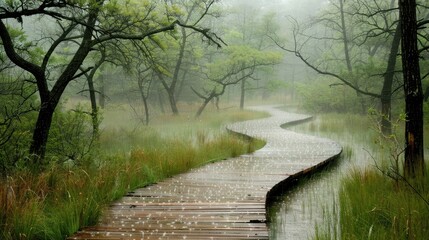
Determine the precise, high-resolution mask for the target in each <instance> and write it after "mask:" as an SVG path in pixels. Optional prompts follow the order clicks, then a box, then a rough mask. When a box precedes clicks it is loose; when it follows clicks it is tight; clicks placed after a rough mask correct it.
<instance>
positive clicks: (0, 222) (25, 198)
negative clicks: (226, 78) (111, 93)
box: [0, 112, 263, 240]
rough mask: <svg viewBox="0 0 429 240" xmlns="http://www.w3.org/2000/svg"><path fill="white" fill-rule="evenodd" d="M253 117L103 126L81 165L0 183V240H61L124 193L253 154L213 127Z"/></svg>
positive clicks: (250, 144)
mask: <svg viewBox="0 0 429 240" xmlns="http://www.w3.org/2000/svg"><path fill="white" fill-rule="evenodd" d="M258 116H261V115H255V114H252V113H247V112H246V113H244V112H242V113H238V114H236V113H233V112H228V113H224V114H223V115H222V118H220V117H215V116H214V115H213V116H212V118H210V117H207V118H206V119H203V120H193V119H192V120H190V119H180V118H179V119H172V118H165V119H164V120H163V123H162V124H158V125H157V124H155V125H153V126H151V127H141V128H138V129H136V128H127V127H126V126H125V124H124V126H118V127H117V128H116V129H112V128H110V129H108V128H104V130H103V131H102V133H101V136H100V142H99V146H100V149H99V150H98V152H99V154H98V156H97V157H96V158H95V157H94V156H95V154H91V157H94V159H91V160H90V161H85V162H84V163H85V164H82V165H72V164H62V165H58V164H52V166H51V167H49V168H47V169H46V170H45V171H43V172H42V173H39V174H34V172H32V171H30V170H26V169H25V168H24V169H22V170H19V171H16V172H15V173H14V174H12V175H11V176H8V177H7V178H5V179H1V180H0V181H1V185H0V239H5V240H9V239H11V240H12V239H13V240H15V239H64V238H66V237H67V236H70V235H71V234H73V233H74V232H76V231H77V230H78V229H80V228H81V227H83V226H88V225H93V224H95V223H97V221H98V219H99V217H100V215H101V214H102V212H103V209H105V208H106V207H107V206H108V204H109V203H111V202H112V201H114V200H115V199H118V198H120V197H121V196H123V195H124V194H125V193H126V192H128V191H131V190H133V189H135V188H138V187H143V186H146V185H148V184H150V183H153V182H157V181H160V180H162V179H163V178H166V177H170V176H172V175H175V174H178V173H182V172H185V171H188V170H189V169H191V168H194V167H196V166H200V165H202V164H205V163H208V162H211V161H217V160H221V159H225V158H228V157H233V156H237V155H240V154H243V153H247V152H249V151H253V150H255V149H256V148H258V147H261V146H262V144H263V143H262V142H261V141H248V140H245V139H241V138H237V137H236V136H232V135H228V134H227V133H226V131H221V130H219V126H220V125H221V124H224V123H225V122H226V121H231V120H236V119H240V120H241V119H248V118H253V117H258ZM173 129H174V131H173Z"/></svg>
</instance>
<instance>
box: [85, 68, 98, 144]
mask: <svg viewBox="0 0 429 240" xmlns="http://www.w3.org/2000/svg"><path fill="white" fill-rule="evenodd" d="M91 73H92V72H91ZM93 78H94V74H90V75H89V76H88V77H87V81H88V88H89V99H90V100H91V119H92V134H93V136H94V137H95V138H98V132H99V130H98V125H99V122H98V107H97V100H96V96H95V88H94V81H93Z"/></svg>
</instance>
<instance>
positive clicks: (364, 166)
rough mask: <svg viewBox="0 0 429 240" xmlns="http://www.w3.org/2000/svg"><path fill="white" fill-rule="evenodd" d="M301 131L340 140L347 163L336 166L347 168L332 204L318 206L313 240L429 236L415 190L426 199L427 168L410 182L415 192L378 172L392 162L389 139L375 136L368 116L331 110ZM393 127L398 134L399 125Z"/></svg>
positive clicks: (428, 212)
mask: <svg viewBox="0 0 429 240" xmlns="http://www.w3.org/2000/svg"><path fill="white" fill-rule="evenodd" d="M301 130H304V131H309V132H310V131H316V132H317V134H318V135H320V136H325V137H329V138H332V139H334V140H337V141H338V142H340V143H341V144H343V145H344V146H345V148H344V150H345V151H344V152H343V158H344V159H346V162H347V164H348V165H349V166H348V167H342V168H340V169H342V170H341V171H343V172H347V173H346V174H342V175H340V177H339V178H338V180H339V184H338V185H337V186H336V187H337V188H338V189H339V190H338V191H333V192H332V193H333V194H335V195H336V197H335V196H334V200H333V203H332V204H326V205H323V206H322V209H323V213H322V220H321V221H317V222H316V224H315V234H314V236H313V237H312V238H313V239H426V238H427V236H429V221H428V220H427V218H428V216H429V206H428V204H427V203H426V202H425V201H424V200H423V199H422V197H420V196H419V195H418V194H417V193H416V191H418V192H419V194H421V195H422V196H423V198H425V199H426V200H429V186H428V183H429V170H428V171H427V174H426V176H425V178H424V179H419V180H415V181H412V182H410V184H411V185H412V186H413V187H415V188H416V191H415V190H413V189H412V188H410V187H409V185H408V183H406V182H403V181H394V180H392V179H391V178H389V177H387V176H386V175H385V174H383V172H382V171H384V172H386V171H387V170H388V168H391V167H392V159H390V152H389V146H388V145H389V142H388V141H385V142H383V141H381V142H380V141H377V140H375V139H377V138H378V136H377V132H376V131H374V127H373V123H371V122H370V121H369V120H368V119H367V118H366V117H364V116H350V115H347V116H344V115H341V114H340V115H337V114H330V115H326V116H323V117H321V118H319V119H318V120H317V121H316V122H315V123H312V125H310V126H307V127H301ZM397 131H398V133H397V135H398V136H401V132H402V131H403V129H402V128H401V126H399V127H398V129H397ZM426 132H427V131H426ZM426 135H427V134H426ZM399 138H400V137H399ZM426 138H427V136H426ZM342 164H344V163H342ZM333 185H335V184H333Z"/></svg>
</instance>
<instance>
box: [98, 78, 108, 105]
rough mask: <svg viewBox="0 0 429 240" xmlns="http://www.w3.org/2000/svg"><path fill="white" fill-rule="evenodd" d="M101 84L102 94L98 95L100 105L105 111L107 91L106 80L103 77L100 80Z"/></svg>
mask: <svg viewBox="0 0 429 240" xmlns="http://www.w3.org/2000/svg"><path fill="white" fill-rule="evenodd" d="M98 82H99V84H100V94H98V103H99V104H100V108H101V109H104V108H105V107H106V89H105V86H104V78H103V76H101V77H100V78H99V81H98Z"/></svg>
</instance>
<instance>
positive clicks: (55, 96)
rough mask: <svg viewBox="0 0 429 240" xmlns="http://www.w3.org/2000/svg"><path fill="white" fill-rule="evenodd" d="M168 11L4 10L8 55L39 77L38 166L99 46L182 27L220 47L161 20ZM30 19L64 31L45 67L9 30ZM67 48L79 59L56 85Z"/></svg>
mask: <svg viewBox="0 0 429 240" xmlns="http://www.w3.org/2000/svg"><path fill="white" fill-rule="evenodd" d="M162 7H165V6H164V5H163V4H155V3H153V2H149V1H143V2H140V1H127V2H125V4H123V3H118V2H116V1H108V2H107V1H103V0H87V1H54V0H43V1H42V0H38V1H32V0H31V1H30V0H23V1H20V4H16V2H15V1H8V2H6V6H2V7H1V8H0V38H1V40H2V42H3V47H4V50H5V52H6V54H7V56H8V58H9V59H10V60H11V62H13V63H14V64H15V65H16V66H18V67H20V68H22V69H23V70H25V71H27V72H28V73H30V74H31V75H32V76H33V77H34V81H35V84H36V86H37V89H38V92H39V98H40V109H39V113H38V118H37V122H36V125H35V128H34V131H33V138H32V143H31V146H30V153H31V154H32V155H33V156H34V157H33V158H32V159H33V163H35V164H43V163H44V156H45V152H46V144H47V141H48V136H49V130H50V127H51V123H52V118H53V114H54V111H55V109H56V107H57V105H58V103H59V101H60V99H61V96H62V94H63V93H64V90H65V89H66V87H67V86H68V84H69V83H70V82H71V81H73V80H74V79H76V78H78V77H80V76H82V75H83V74H85V73H86V72H87V71H90V69H86V70H84V71H80V68H81V66H82V64H83V63H84V61H85V60H86V58H87V56H88V54H89V53H90V52H91V51H92V50H93V49H94V48H95V47H97V46H98V45H100V44H103V43H105V42H109V41H124V40H130V41H141V40H144V39H147V38H151V37H152V36H153V35H156V34H158V33H162V32H166V31H171V30H174V28H175V26H176V25H180V26H182V27H186V28H191V29H193V30H194V31H198V32H200V33H201V34H203V35H204V36H205V37H207V38H208V39H209V40H210V41H213V42H215V43H217V42H216V41H215V39H214V36H213V35H210V34H209V32H208V30H205V29H199V28H198V27H197V26H196V25H193V26H187V25H186V24H183V23H181V22H180V21H179V20H172V19H166V18H165V17H163V15H160V14H159V11H161V10H162V9H161V8H162ZM165 10H166V11H169V9H165ZM26 17H33V18H34V17H40V18H45V19H46V18H49V19H54V20H57V26H58V27H57V28H58V30H59V31H61V32H60V34H59V35H58V36H51V38H49V40H47V42H46V43H45V44H47V45H48V47H47V51H46V52H45V53H44V55H43V57H42V61H40V62H38V61H32V60H31V59H28V58H25V57H24V56H22V55H21V54H19V53H18V52H17V51H16V49H17V46H16V44H14V42H13V40H12V38H11V34H10V28H8V27H7V26H6V24H5V19H15V20H17V21H18V22H19V23H23V22H24V18H26ZM51 39H52V40H51ZM64 43H68V44H71V45H73V46H74V51H73V54H72V55H71V56H70V59H69V62H68V64H67V65H66V66H65V67H64V69H61V71H60V72H59V73H58V76H57V77H56V78H55V79H51V76H50V74H49V69H48V65H49V63H50V60H51V57H52V55H53V53H54V52H55V51H57V50H58V48H59V47H60V46H61V45H62V44H64ZM50 82H52V87H51V86H50V85H51V84H50Z"/></svg>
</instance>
